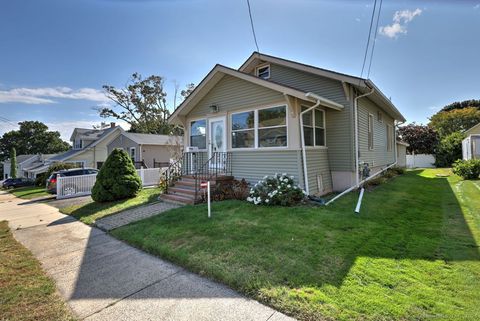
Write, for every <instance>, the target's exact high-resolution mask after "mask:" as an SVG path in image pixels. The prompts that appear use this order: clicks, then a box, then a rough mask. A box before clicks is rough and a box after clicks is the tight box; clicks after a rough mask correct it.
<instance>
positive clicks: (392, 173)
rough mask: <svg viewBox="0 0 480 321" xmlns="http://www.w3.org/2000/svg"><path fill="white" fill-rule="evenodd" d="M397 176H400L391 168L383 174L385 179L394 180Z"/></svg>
mask: <svg viewBox="0 0 480 321" xmlns="http://www.w3.org/2000/svg"><path fill="white" fill-rule="evenodd" d="M395 176H398V174H397V172H396V171H394V170H393V169H391V168H389V169H387V170H386V171H385V172H384V173H383V177H385V178H387V179H388V178H393V177H395Z"/></svg>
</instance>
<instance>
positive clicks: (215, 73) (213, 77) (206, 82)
mask: <svg viewBox="0 0 480 321" xmlns="http://www.w3.org/2000/svg"><path fill="white" fill-rule="evenodd" d="M225 75H230V76H232V77H236V78H239V79H242V80H245V81H248V82H251V83H254V84H257V85H259V86H262V87H265V88H269V89H272V90H275V91H278V92H280V93H282V94H284V95H289V96H292V97H296V98H299V99H302V100H307V101H312V102H316V101H317V100H316V99H313V98H310V97H308V96H307V94H308V92H306V91H303V90H300V89H297V88H294V87H291V86H286V85H283V84H280V83H277V82H273V81H271V80H265V79H262V78H259V77H256V76H253V75H251V74H248V73H244V72H241V71H238V70H235V69H232V68H229V67H226V66H223V65H218V64H217V65H215V67H214V68H213V69H212V70H211V71H210V72H209V73H208V74H207V76H205V78H203V80H202V81H201V82H200V84H198V86H197V87H196V88H195V90H194V91H193V92H192V93H191V94H190V95H189V96H188V97H187V99H185V100H184V101H183V102H182V104H180V106H178V108H177V109H175V111H174V112H173V113H172V115H171V116H170V118H169V122H175V120H176V117H178V116H182V115H185V114H187V113H188V112H189V111H190V110H191V109H192V108H193V107H195V104H197V103H198V102H199V101H200V100H201V99H202V98H203V97H204V96H205V95H206V94H207V93H208V92H209V91H210V90H211V89H212V88H213V87H214V86H215V85H216V84H217V83H218V82H219V81H220V80H221V79H222V78H223V76H225ZM315 96H316V97H317V99H320V101H321V104H322V105H323V106H325V107H329V108H333V109H336V110H341V109H343V106H342V105H341V104H338V103H336V102H334V101H332V100H330V99H327V98H324V97H320V96H318V95H315Z"/></svg>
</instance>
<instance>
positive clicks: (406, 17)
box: [379, 8, 422, 38]
mask: <svg viewBox="0 0 480 321" xmlns="http://www.w3.org/2000/svg"><path fill="white" fill-rule="evenodd" d="M421 14H422V9H420V8H417V9H415V10H413V11H412V10H401V11H396V12H395V13H394V14H393V22H392V24H390V25H386V26H382V27H380V30H379V32H380V34H381V35H383V36H386V37H389V38H396V37H398V35H400V34H406V33H407V25H408V23H409V22H410V21H412V20H413V19H414V18H415V17H416V16H419V15H421Z"/></svg>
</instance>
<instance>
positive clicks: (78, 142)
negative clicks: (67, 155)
mask: <svg viewBox="0 0 480 321" xmlns="http://www.w3.org/2000/svg"><path fill="white" fill-rule="evenodd" d="M73 149H82V140H81V139H75V141H74V142H73Z"/></svg>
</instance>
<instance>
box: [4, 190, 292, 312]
mask: <svg viewBox="0 0 480 321" xmlns="http://www.w3.org/2000/svg"><path fill="white" fill-rule="evenodd" d="M0 220H7V221H9V225H10V227H11V229H12V231H13V233H14V236H15V238H16V239H17V240H18V241H20V242H21V243H22V244H23V245H25V246H26V247H27V248H28V249H30V251H32V253H33V254H34V255H35V256H36V257H37V258H38V259H39V260H40V261H41V262H42V265H43V267H44V269H45V270H46V271H47V273H48V274H49V275H51V276H52V277H53V279H54V280H55V281H56V284H57V288H58V290H59V292H60V293H61V295H62V296H63V297H64V298H65V300H66V301H67V302H68V304H69V305H70V307H71V308H72V310H73V311H74V313H75V314H77V315H78V316H79V317H80V318H81V319H85V320H114V321H120V320H171V321H180V320H189V321H190V320H219V321H229V320H262V321H266V320H268V321H280V320H282V321H286V320H293V319H291V318H289V317H287V316H285V315H283V314H281V313H279V312H276V311H275V310H273V309H271V308H269V307H266V306H264V305H262V304H260V303H258V302H256V301H254V300H249V299H247V298H245V297H243V296H241V295H239V294H238V293H236V292H235V291H232V290H231V289H229V288H227V287H225V286H223V285H220V284H217V283H214V282H211V281H209V280H207V279H205V278H202V277H199V276H198V275H195V274H192V273H189V272H187V271H185V270H183V269H182V268H180V267H178V266H175V265H173V264H170V263H168V262H166V261H163V260H161V259H158V258H156V257H153V256H150V255H148V254H146V253H144V252H142V251H140V250H137V249H135V248H133V247H130V246H129V245H126V244H125V243H123V242H120V241H118V240H116V239H115V238H113V237H111V236H109V235H108V234H106V233H105V232H103V231H101V230H99V229H97V228H92V227H89V226H87V225H85V224H83V223H81V222H79V221H76V220H75V219H73V218H71V217H69V216H66V215H63V214H61V213H59V212H58V210H57V209H56V208H54V207H51V206H48V205H46V204H42V203H35V202H33V203H32V202H26V201H23V200H20V199H18V198H15V197H13V196H12V195H11V194H7V193H2V192H0Z"/></svg>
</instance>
